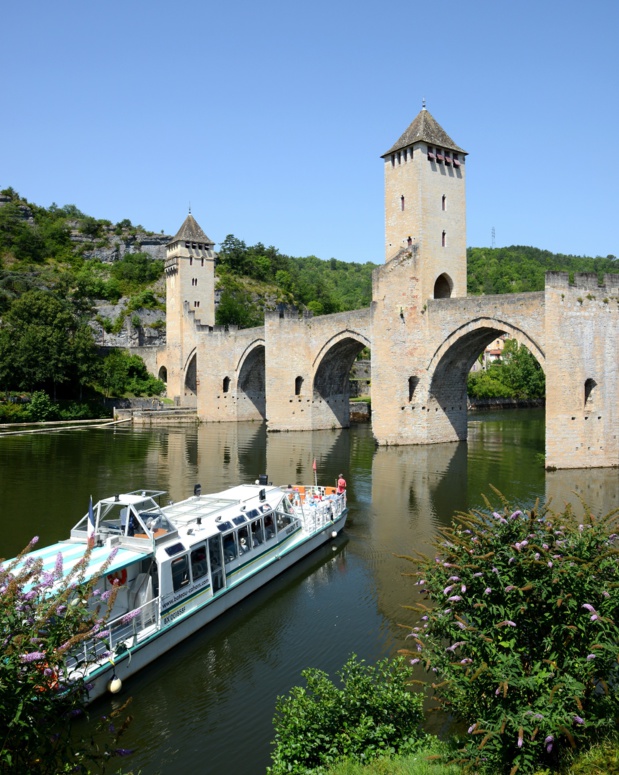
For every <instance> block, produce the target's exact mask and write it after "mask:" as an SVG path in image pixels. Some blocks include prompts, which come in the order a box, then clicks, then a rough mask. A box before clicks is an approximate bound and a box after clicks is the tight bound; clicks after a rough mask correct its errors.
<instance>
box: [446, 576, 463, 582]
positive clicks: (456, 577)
mask: <svg viewBox="0 0 619 775" xmlns="http://www.w3.org/2000/svg"><path fill="white" fill-rule="evenodd" d="M447 581H460V577H459V576H450V577H449V578H448V579H447Z"/></svg>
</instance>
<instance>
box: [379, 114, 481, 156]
mask: <svg viewBox="0 0 619 775" xmlns="http://www.w3.org/2000/svg"><path fill="white" fill-rule="evenodd" d="M419 142H424V143H428V144H429V145H438V146H440V147H441V148H445V149H446V150H448V151H456V153H463V154H466V151H465V150H464V149H463V148H460V146H458V145H456V144H455V143H454V141H453V140H452V139H451V137H450V136H449V135H448V134H447V132H446V131H445V130H444V129H443V127H442V126H441V125H440V124H439V123H438V121H437V120H436V119H435V118H434V116H433V115H432V114H431V113H430V111H429V110H426V108H422V109H421V110H420V111H419V113H418V114H417V117H416V118H415V120H414V121H413V123H412V124H411V125H410V126H409V128H408V129H407V130H406V132H404V134H403V135H402V137H400V139H399V140H398V141H397V143H395V144H394V145H392V146H391V148H390V149H389V150H388V151H387V153H384V154H383V155H382V157H381V158H382V159H384V158H385V156H388V155H389V154H390V153H395V151H400V150H402V148H408V147H409V146H411V145H413V143H419Z"/></svg>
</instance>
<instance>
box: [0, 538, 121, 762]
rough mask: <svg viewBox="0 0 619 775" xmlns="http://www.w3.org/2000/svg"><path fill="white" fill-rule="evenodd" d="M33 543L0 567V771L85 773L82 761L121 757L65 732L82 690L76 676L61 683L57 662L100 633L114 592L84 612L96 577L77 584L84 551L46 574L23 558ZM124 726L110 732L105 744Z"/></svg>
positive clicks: (81, 702)
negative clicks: (72, 564) (74, 561)
mask: <svg viewBox="0 0 619 775" xmlns="http://www.w3.org/2000/svg"><path fill="white" fill-rule="evenodd" d="M36 540H37V539H34V540H33V541H32V542H31V543H30V545H29V546H28V547H27V548H26V550H24V551H23V552H22V553H21V554H20V555H19V556H18V557H17V558H16V559H15V560H13V561H11V562H10V563H7V564H5V565H0V644H1V645H0V730H1V732H0V771H1V772H16V773H18V772H19V773H21V772H24V773H26V772H27V773H54V774H55V773H57V772H64V771H65V768H68V771H70V772H88V769H87V762H88V761H91V762H92V761H105V760H107V759H108V758H109V757H110V756H111V755H114V754H117V755H122V754H124V753H126V752H125V751H124V750H123V749H120V748H113V747H107V748H104V749H95V748H94V747H91V746H90V745H88V744H86V743H83V742H82V741H80V740H79V739H78V738H76V736H75V735H74V734H73V728H72V721H73V719H75V718H77V717H78V716H80V715H81V714H82V713H83V710H84V707H85V704H86V692H87V686H86V685H85V684H84V681H83V680H80V679H73V678H72V680H70V681H69V680H68V678H67V672H66V669H65V659H66V657H67V655H68V654H69V652H70V651H71V649H72V648H73V647H75V646H77V645H78V644H84V643H86V642H94V641H96V640H99V639H101V638H104V637H105V636H106V634H107V633H106V630H105V629H104V627H105V621H106V617H107V616H108V614H109V611H110V609H111V605H112V604H113V601H114V597H115V591H112V593H111V594H110V595H109V599H108V600H107V601H105V600H101V603H100V604H99V605H98V606H94V607H93V606H90V607H89V606H88V605H87V601H88V600H89V598H92V597H95V598H96V597H97V595H96V592H95V591H93V590H94V586H95V583H96V581H97V579H96V578H93V579H91V580H89V581H87V582H86V581H85V574H86V568H87V566H88V562H89V559H90V554H91V551H92V548H90V547H89V548H87V549H86V552H85V555H84V557H83V558H82V559H81V560H80V561H79V562H78V563H77V564H76V565H75V567H74V568H73V569H72V570H71V571H70V572H69V573H68V574H67V575H64V574H63V568H62V555H61V554H59V555H58V558H57V560H56V566H55V568H54V570H53V571H51V572H49V573H48V572H44V571H43V565H42V561H41V560H40V559H33V558H29V557H28V556H27V552H28V551H29V550H30V549H31V548H32V547H33V546H34V544H35V543H36ZM111 559H112V557H110V559H109V560H108V561H107V563H106V564H104V566H103V567H102V569H101V574H104V573H105V572H106V570H107V568H108V567H109V563H110V561H111ZM104 596H107V595H106V593H104V595H101V597H104ZM93 656H94V655H93ZM125 726H126V723H123V724H122V725H121V727H120V728H119V730H118V732H116V731H115V732H114V736H113V741H112V743H113V745H115V744H116V741H117V739H118V737H119V735H120V734H122V732H123V731H124V728H125Z"/></svg>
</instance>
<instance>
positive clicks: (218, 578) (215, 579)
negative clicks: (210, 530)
mask: <svg viewBox="0 0 619 775" xmlns="http://www.w3.org/2000/svg"><path fill="white" fill-rule="evenodd" d="M208 556H209V560H210V563H211V583H212V585H213V592H218V591H219V590H220V589H222V588H223V585H224V575H223V571H222V569H221V538H220V537H219V536H212V537H211V538H209V540H208Z"/></svg>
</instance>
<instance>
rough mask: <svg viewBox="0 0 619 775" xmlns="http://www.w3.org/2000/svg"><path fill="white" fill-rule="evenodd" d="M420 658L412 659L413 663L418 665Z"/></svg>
mask: <svg viewBox="0 0 619 775" xmlns="http://www.w3.org/2000/svg"><path fill="white" fill-rule="evenodd" d="M419 661H420V660H419V659H418V658H415V659H411V665H416V664H417V662H419Z"/></svg>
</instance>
